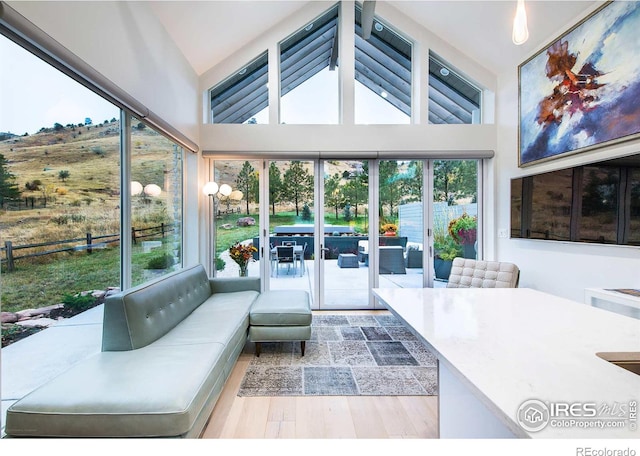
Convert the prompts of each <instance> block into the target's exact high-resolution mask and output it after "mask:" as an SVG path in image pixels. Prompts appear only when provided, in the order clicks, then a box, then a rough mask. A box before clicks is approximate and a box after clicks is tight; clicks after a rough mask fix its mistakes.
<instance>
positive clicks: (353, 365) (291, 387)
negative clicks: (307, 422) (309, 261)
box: [238, 314, 438, 396]
mask: <svg viewBox="0 0 640 456" xmlns="http://www.w3.org/2000/svg"><path fill="white" fill-rule="evenodd" d="M311 330H312V332H311V340H310V341H307V344H306V349H305V355H304V356H301V353H300V342H272V343H263V344H262V352H261V354H260V357H255V356H254V357H253V358H252V360H251V362H250V364H249V367H248V368H247V372H246V374H245V376H244V378H243V379H242V383H241V385H240V390H239V391H238V396H434V395H436V394H437V390H438V388H437V386H438V385H437V370H436V357H435V356H434V355H433V353H431V352H430V351H429V349H428V348H427V347H426V346H425V345H424V344H423V343H422V342H420V341H419V340H418V339H417V338H416V337H415V336H414V335H413V334H412V333H411V331H409V329H408V328H407V327H406V326H404V325H403V323H402V322H401V321H400V320H398V319H397V318H396V317H394V316H393V315H391V314H384V315H375V316H374V315H354V316H345V315H314V316H313V322H312V326H311Z"/></svg>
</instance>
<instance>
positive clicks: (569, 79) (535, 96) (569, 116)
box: [518, 1, 640, 166]
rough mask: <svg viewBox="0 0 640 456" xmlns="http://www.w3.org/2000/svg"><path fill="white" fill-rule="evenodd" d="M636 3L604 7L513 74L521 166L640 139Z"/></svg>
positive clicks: (639, 9) (639, 15) (639, 25)
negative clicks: (517, 90)
mask: <svg viewBox="0 0 640 456" xmlns="http://www.w3.org/2000/svg"><path fill="white" fill-rule="evenodd" d="M639 51H640V2H635V1H633V2H627V1H613V2H608V3H606V4H605V5H604V6H602V7H601V8H599V9H598V10H596V11H595V12H594V13H592V14H591V15H590V16H589V17H587V18H586V19H585V20H583V21H582V22H580V23H579V24H577V25H576V26H575V27H573V28H572V29H571V30H569V31H568V32H566V33H565V34H564V35H562V36H560V37H559V38H558V39H557V40H555V41H554V42H552V43H551V44H550V45H549V46H548V47H547V48H545V49H542V50H540V51H539V52H538V53H537V54H536V55H534V56H533V57H531V58H530V59H529V60H527V61H526V62H524V63H523V64H521V65H520V66H519V67H518V76H519V125H518V136H519V137H518V141H519V144H518V145H519V163H518V165H519V166H527V165H530V164H532V163H535V162H539V161H541V160H549V159H552V158H557V157H558V156H561V155H565V154H569V153H576V152H582V151H585V150H589V149H593V148H595V147H598V146H603V145H605V144H612V143H614V142H619V141H625V140H629V139H633V138H636V137H638V135H639V134H640V54H639Z"/></svg>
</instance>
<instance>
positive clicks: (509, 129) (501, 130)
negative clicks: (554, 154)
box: [493, 18, 640, 302]
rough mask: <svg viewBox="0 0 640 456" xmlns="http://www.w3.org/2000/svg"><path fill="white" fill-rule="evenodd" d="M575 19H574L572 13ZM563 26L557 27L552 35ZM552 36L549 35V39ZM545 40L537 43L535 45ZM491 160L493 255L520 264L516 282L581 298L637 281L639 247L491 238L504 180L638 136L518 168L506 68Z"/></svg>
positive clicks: (500, 225) (625, 147)
mask: <svg viewBox="0 0 640 456" xmlns="http://www.w3.org/2000/svg"><path fill="white" fill-rule="evenodd" d="M576 20H579V18H578V19H576ZM562 32H563V30H558V31H557V34H556V35H555V36H557V35H559V34H560V33H562ZM555 36H553V37H549V40H547V41H545V43H547V42H550V41H551V40H552V39H553V38H555ZM545 43H540V46H539V47H538V49H540V48H542V47H543V46H544V44H545ZM498 87H499V89H498V93H497V97H496V98H497V101H498V103H497V124H498V128H497V133H498V137H497V144H498V146H497V151H496V157H495V158H494V162H495V182H494V184H495V227H496V228H495V231H496V232H495V233H493V234H494V239H495V243H496V247H495V253H496V254H495V258H496V259H499V260H500V261H510V262H513V263H515V264H517V265H518V266H519V267H520V269H521V278H520V286H521V287H530V288H535V289H538V290H541V291H546V292H549V293H552V294H555V295H558V296H562V297H566V298H569V299H573V300H576V301H580V302H582V301H583V300H584V289H585V288H638V287H640V248H639V247H627V246H606V245H594V244H586V243H570V242H558V241H544V240H526V239H503V238H497V236H495V234H497V230H498V229H506V230H509V228H510V207H509V203H510V192H511V190H510V180H511V179H512V178H514V177H519V176H524V175H531V174H536V173H541V172H546V171H551V170H555V169H562V168H570V167H572V166H576V165H580V164H585V163H589V162H594V161H599V160H603V159H609V158H614V157H618V156H624V155H629V154H631V153H638V152H640V141H633V142H628V143H624V144H622V145H618V146H615V147H607V148H599V149H596V150H592V151H587V152H584V153H580V154H577V155H572V156H570V157H567V158H558V159H556V160H552V161H548V162H545V163H543V164H539V165H532V166H528V167H526V168H518V146H517V144H518V80H517V72H516V71H510V72H508V73H507V74H504V75H500V76H499V78H498Z"/></svg>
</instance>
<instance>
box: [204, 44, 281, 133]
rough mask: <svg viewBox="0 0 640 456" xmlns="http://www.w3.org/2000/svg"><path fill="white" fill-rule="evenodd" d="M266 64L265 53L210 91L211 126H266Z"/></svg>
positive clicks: (267, 90) (267, 62)
mask: <svg viewBox="0 0 640 456" xmlns="http://www.w3.org/2000/svg"><path fill="white" fill-rule="evenodd" d="M268 64H269V59H268V55H267V52H266V51H265V52H264V53H263V54H261V55H260V56H259V57H257V58H256V59H255V60H253V61H252V62H250V63H249V64H247V65H246V66H244V67H243V68H240V69H239V70H238V71H237V72H236V73H235V74H234V75H233V76H231V77H230V78H227V79H226V80H225V81H223V82H221V83H220V84H218V85H217V86H215V87H214V88H213V89H211V91H210V96H211V122H212V123H218V124H220V123H227V124H241V123H268V121H269V119H268V112H267V111H268V109H267V108H268V107H269V89H268V87H267V82H268V70H269V65H268Z"/></svg>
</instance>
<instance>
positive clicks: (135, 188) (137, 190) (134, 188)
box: [131, 181, 142, 196]
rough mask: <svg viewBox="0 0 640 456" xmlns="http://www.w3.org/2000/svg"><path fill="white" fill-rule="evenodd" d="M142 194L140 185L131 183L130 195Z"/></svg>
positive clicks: (134, 182)
mask: <svg viewBox="0 0 640 456" xmlns="http://www.w3.org/2000/svg"><path fill="white" fill-rule="evenodd" d="M140 193H142V184H141V183H140V182H138V181H132V182H131V195H132V196H137V195H139V194H140Z"/></svg>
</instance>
